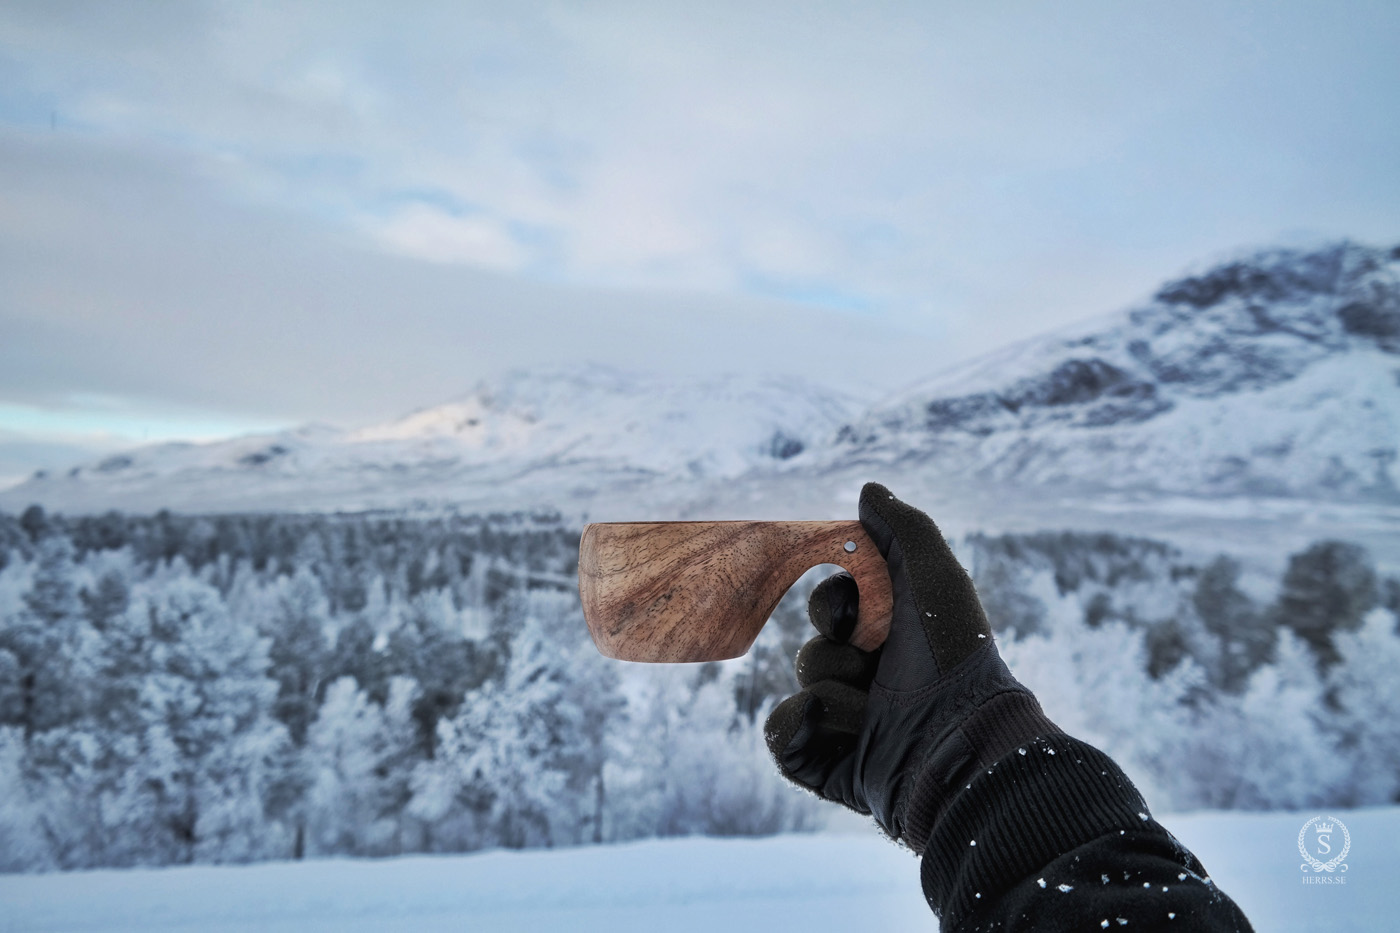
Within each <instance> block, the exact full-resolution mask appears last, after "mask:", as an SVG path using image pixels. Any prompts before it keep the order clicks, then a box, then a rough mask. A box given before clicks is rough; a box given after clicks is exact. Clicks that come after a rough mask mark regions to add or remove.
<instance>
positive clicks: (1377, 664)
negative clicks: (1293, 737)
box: [1328, 609, 1400, 805]
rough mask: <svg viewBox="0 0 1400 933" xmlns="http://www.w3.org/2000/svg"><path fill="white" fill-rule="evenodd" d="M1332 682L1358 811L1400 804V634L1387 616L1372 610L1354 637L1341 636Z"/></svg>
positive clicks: (1387, 613)
mask: <svg viewBox="0 0 1400 933" xmlns="http://www.w3.org/2000/svg"><path fill="white" fill-rule="evenodd" d="M1336 648H1337V655H1338V663H1337V664H1336V665H1334V666H1333V667H1332V668H1331V669H1330V670H1329V671H1328V682H1329V684H1330V685H1331V687H1332V690H1333V697H1334V699H1335V701H1336V704H1337V706H1338V711H1337V713H1336V721H1337V726H1338V730H1339V733H1340V735H1339V744H1340V746H1341V749H1342V752H1343V756H1344V758H1345V760H1346V761H1347V762H1349V764H1350V767H1351V779H1350V781H1349V784H1350V787H1351V794H1350V799H1349V800H1348V801H1347V802H1349V803H1353V804H1356V805H1367V804H1380V803H1394V802H1396V801H1397V800H1400V677H1397V672H1400V634H1397V632H1396V618H1395V616H1394V615H1392V614H1391V613H1390V612H1389V611H1388V610H1385V609H1373V610H1371V612H1369V613H1368V614H1367V615H1366V618H1365V620H1364V622H1363V624H1362V626H1361V628H1360V629H1358V630H1357V631H1355V632H1346V633H1342V634H1339V635H1337V636H1336Z"/></svg>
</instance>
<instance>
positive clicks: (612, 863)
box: [0, 807, 1400, 933]
mask: <svg viewBox="0 0 1400 933" xmlns="http://www.w3.org/2000/svg"><path fill="white" fill-rule="evenodd" d="M1313 815H1315V814H1312V813H1253V814H1247V813H1198V814H1189V815H1181V816H1166V817H1163V818H1162V822H1163V823H1164V824H1165V825H1166V826H1167V827H1168V828H1169V829H1171V830H1172V831H1173V832H1174V833H1175V834H1176V835H1177V836H1178V837H1179V838H1180V839H1181V840H1182V841H1183V842H1184V843H1186V845H1187V846H1189V847H1190V848H1191V849H1192V850H1193V851H1195V852H1196V854H1197V855H1198V856H1200V858H1201V860H1202V862H1204V864H1205V866H1206V868H1207V869H1208V870H1209V871H1210V872H1211V876H1212V877H1213V878H1214V879H1215V881H1216V883H1218V884H1219V885H1220V887H1221V888H1222V889H1223V890H1224V891H1226V892H1227V893H1228V894H1230V896H1232V897H1233V898H1235V900H1236V901H1237V902H1238V903H1239V904H1240V906H1241V907H1242V908H1243V909H1244V911H1245V912H1246V914H1247V915H1248V916H1249V917H1250V919H1251V921H1252V922H1253V923H1254V925H1255V928H1256V929H1257V930H1258V931H1260V933H1267V931H1278V933H1304V931H1328V933H1333V931H1335V933H1345V931H1353V930H1357V931H1360V930H1366V931H1371V930H1376V931H1380V930H1390V929H1393V928H1394V926H1395V924H1394V916H1395V911H1396V909H1397V908H1400V890H1397V888H1396V887H1395V885H1394V879H1395V878H1396V876H1397V874H1400V807H1386V808H1376V809H1366V810H1354V811H1338V812H1334V814H1333V815H1335V816H1337V817H1338V818H1339V819H1341V820H1342V821H1343V822H1344V823H1345V824H1346V825H1347V827H1348V829H1349V830H1350V833H1351V838H1352V848H1351V853H1350V855H1349V856H1348V859H1347V863H1348V865H1349V866H1350V870H1349V871H1348V872H1347V874H1346V883H1345V884H1344V885H1305V884H1304V883H1303V881H1302V878H1303V873H1302V872H1301V871H1300V869H1299V866H1300V864H1301V861H1300V859H1299V857H1298V851H1297V835H1298V830H1299V828H1300V827H1301V826H1302V825H1303V823H1305V822H1306V821H1307V820H1308V819H1309V818H1310V817H1311V816H1313ZM933 928H934V925H933V919H932V917H931V915H930V914H929V912H928V910H927V908H926V907H925V906H924V903H923V898H922V896H921V894H920V891H919V884H918V863H917V861H916V860H915V859H914V857H913V856H912V855H910V854H909V853H908V852H906V851H904V850H902V849H900V848H897V847H896V846H894V845H893V844H891V843H889V842H887V841H885V840H884V839H882V838H879V837H877V836H875V835H873V834H872V833H870V832H868V831H864V830H862V831H860V832H848V833H824V834H818V835H784V836H775V837H770V838H766V839H714V838H690V839H671V840H651V841H647V842H637V843H628V844H624V845H615V846H601V847H591V848H576V849H556V850H546V851H538V850H537V851H530V852H505V851H496V852H486V853H480V854H476V855H465V856H438V857H407V858H397V859H385V860H380V861H373V860H348V859H327V860H321V861H308V862H278V863H263V864H259V865H249V866H219V867H215V866H195V867H188V868H168V869H149V870H130V871H89V872H72V873H66V874H49V875H6V876H0V930H3V931H7V933H8V931H60V930H62V931H81V930H104V931H128V930H130V931H136V930H142V931H146V930H149V931H177V930H200V931H215V933H217V931H231V930H252V929H256V930H266V931H282V930H287V931H291V930H299V931H300V930H308V931H318V930H337V931H347V933H358V931H369V930H415V931H418V930H421V931H434V930H454V931H456V930H471V931H481V933H492V931H512V933H521V931H534V930H540V931H546V930H547V931H551V933H553V931H562V930H570V931H583V933H587V931H609V933H625V931H633V930H635V931H643V930H646V931H651V930H666V931H668V933H689V931H695V933H701V931H704V933H714V931H722V933H745V931H755V933H757V931H763V933H773V931H782V930H796V929H801V930H804V931H813V933H818V931H825V930H830V931H842V933H848V931H853V930H874V931H882V933H898V931H906V930H907V931H916V930H918V931H927V930H931V929H933Z"/></svg>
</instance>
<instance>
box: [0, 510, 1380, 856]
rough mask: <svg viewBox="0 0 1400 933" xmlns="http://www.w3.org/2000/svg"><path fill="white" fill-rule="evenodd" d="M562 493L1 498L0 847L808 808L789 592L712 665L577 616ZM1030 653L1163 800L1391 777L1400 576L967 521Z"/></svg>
mask: <svg viewBox="0 0 1400 933" xmlns="http://www.w3.org/2000/svg"><path fill="white" fill-rule="evenodd" d="M578 533H579V529H578V528H577V527H576V526H574V525H572V524H571V523H569V522H568V521H565V520H563V519H561V518H560V517H559V516H557V515H530V514H511V515H493V516H462V515H452V514H443V515H435V516H409V515H406V514H397V513H384V514H358V515H348V514H347V515H291V514H286V515H222V516H208V517H199V516H176V515H171V514H169V513H160V514H157V515H154V516H126V515H121V514H118V513H108V514H105V515H94V516H82V517H63V516H57V515H46V514H45V513H44V512H43V511H42V510H40V509H38V508H33V509H30V510H28V511H27V512H25V513H24V514H23V515H20V516H8V515H0V869H4V870H10V871H15V870H19V871H25V870H42V869H52V868H80V867H93V866H106V865H114V866H125V865H164V864H175V863H191V862H239V861H253V860H259V859H270V858H298V857H302V856H319V855H331V854H353V855H392V854H400V853H408V852H461V851H472V850H477V849H482V848H492V847H507V848H523V847H543V846H558V845H570V844H579V843H590V842H604V841H619V840H626V839H638V838H648V837H658V836H674V835H691V834H709V835H756V834H766V833H773V832H778V831H784V830H794V829H804V828H814V827H816V826H819V825H820V824H821V821H822V819H823V815H824V813H825V812H826V811H825V809H824V808H823V807H822V806H821V805H819V804H818V802H817V801H815V800H814V799H812V798H809V797H807V796H805V795H803V794H801V793H799V792H797V791H795V790H793V789H791V788H790V787H788V786H787V785H786V784H784V783H783V782H782V781H781V780H780V779H778V778H777V776H776V774H775V773H774V770H773V768H772V767H771V765H770V764H769V762H768V760H767V755H766V752H765V750H764V746H763V740H762V735H761V726H762V721H763V717H764V716H765V714H766V712H767V710H768V709H769V708H771V705H772V704H773V703H774V702H776V701H777V699H779V698H780V697H782V696H784V695H786V694H787V693H788V692H790V691H791V690H793V689H795V684H794V682H793V681H792V674H791V658H792V656H793V654H794V653H795V651H796V649H797V647H798V646H799V645H800V644H801V642H802V641H803V640H804V639H805V638H806V637H807V636H808V634H809V632H808V629H807V625H806V621H805V614H804V611H803V604H804V602H805V594H806V591H807V589H809V588H810V586H811V584H812V583H814V582H815V580H816V579H818V578H819V576H820V574H819V572H818V573H813V574H811V575H809V576H808V577H807V578H805V579H804V581H803V583H802V584H800V585H799V586H798V587H796V588H794V591H793V592H792V593H790V594H789V596H788V598H787V599H785V600H784V602H783V603H782V604H781V605H780V607H779V610H778V612H777V614H776V617H775V620H774V622H773V623H770V624H769V626H767V628H765V630H764V632H763V634H762V635H761V636H760V639H759V642H758V644H757V645H756V646H755V648H754V650H753V651H752V652H751V653H750V654H749V655H748V656H746V657H744V658H741V659H737V660H735V661H732V662H726V663H724V664H708V665H690V666H684V667H668V666H645V665H627V664H622V663H618V662H612V661H608V660H605V659H603V658H602V657H601V656H599V655H598V654H597V652H596V651H595V650H594V649H593V647H592V645H591V643H590V642H589V641H588V637H587V631H586V628H585V626H584V624H583V619H582V615H581V612H580V609H579V606H578V602H577V596H576V591H575V568H576V562H577V547H578ZM960 550H961V553H962V556H963V558H964V560H965V561H966V562H967V563H968V564H969V566H970V568H971V569H972V571H973V573H974V576H975V578H976V580H977V582H978V586H979V590H980V591H981V592H982V594H983V597H984V600H985V601H986V604H987V608H988V612H989V615H990V616H991V617H992V619H993V623H994V625H996V626H997V627H998V629H999V633H1000V636H999V637H1000V640H1001V645H1002V650H1003V652H1004V653H1005V655H1006V657H1007V660H1008V663H1009V664H1010V665H1011V667H1012V670H1013V671H1014V672H1015V673H1016V674H1017V675H1018V676H1019V677H1020V678H1021V679H1022V680H1024V681H1025V682H1026V683H1027V684H1028V685H1029V686H1031V687H1032V688H1033V689H1034V690H1036V692H1037V693H1038V695H1039V696H1040V697H1041V700H1042V702H1043V704H1044V705H1045V707H1046V710H1047V712H1049V713H1050V715H1051V716H1052V717H1053V718H1055V719H1056V720H1057V721H1058V722H1059V723H1060V724H1061V725H1062V726H1063V727H1064V728H1065V729H1066V730H1067V731H1070V732H1073V733H1075V734H1077V735H1080V736H1081V737H1083V738H1086V739H1088V740H1090V741H1092V742H1095V743H1096V744H1099V745H1101V746H1102V747H1104V748H1105V749H1106V750H1108V751H1109V752H1110V753H1111V754H1113V755H1115V756H1116V757H1118V758H1119V760H1120V761H1121V762H1122V763H1123V764H1124V766H1125V767H1126V768H1127V769H1128V771H1129V773H1130V774H1131V775H1132V776H1133V777H1134V779H1135V780H1137V781H1138V782H1139V783H1140V785H1141V786H1142V787H1143V790H1144V792H1145V793H1146V794H1147V795H1148V799H1149V801H1151V802H1153V803H1154V804H1156V805H1158V806H1164V807H1168V808H1171V809H1178V810H1180V809H1188V808H1196V807H1222V808H1243V809H1269V808H1296V807H1302V806H1313V805H1323V804H1328V805H1362V804H1373V803H1384V802H1390V801H1393V800H1395V799H1396V797H1397V791H1400V683H1397V681H1396V679H1395V678H1394V676H1393V672H1394V671H1395V670H1396V669H1400V635H1397V631H1396V626H1397V616H1396V613H1397V609H1400V582H1397V581H1396V580H1394V579H1389V578H1385V577H1383V576H1382V575H1380V574H1378V573H1377V572H1376V570H1375V568H1374V566H1373V565H1372V562H1371V560H1370V558H1369V556H1368V555H1367V553H1366V552H1365V551H1364V550H1362V549H1361V548H1359V547H1356V546H1354V545H1351V544H1347V543H1344V542H1338V541H1322V542H1318V543H1316V544H1314V545H1313V546H1311V547H1309V548H1307V549H1306V550H1304V551H1301V552H1299V553H1297V554H1294V555H1292V556H1291V557H1290V558H1289V560H1288V561H1287V565H1286V568H1285V570H1284V571H1283V573H1282V575H1281V576H1280V577H1279V578H1278V579H1272V580H1264V581H1262V584H1261V581H1259V580H1249V579H1245V577H1247V576H1248V574H1247V573H1246V572H1244V571H1243V570H1242V568H1241V566H1240V565H1239V564H1238V563H1236V562H1234V561H1233V560H1231V559H1230V558H1229V557H1224V556H1221V557H1216V558H1213V559H1208V560H1193V559H1188V558H1187V557H1186V556H1184V555H1183V554H1182V553H1180V552H1179V551H1177V550H1175V549H1174V548H1172V547H1171V546H1169V545H1166V544H1162V543H1159V542H1155V541H1149V540H1144V539H1134V538H1125V537H1121V536H1115V535H1107V534H1072V533H1065V534H1042V535H1001V536H995V537H993V536H977V535H974V536H971V537H969V538H968V539H966V540H965V541H963V542H961V543H960Z"/></svg>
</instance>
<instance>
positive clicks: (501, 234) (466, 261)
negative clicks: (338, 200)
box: [373, 204, 529, 272]
mask: <svg viewBox="0 0 1400 933" xmlns="http://www.w3.org/2000/svg"><path fill="white" fill-rule="evenodd" d="M373 232H374V235H375V236H376V237H378V238H379V239H381V240H382V241H383V242H384V243H385V244H386V245H387V246H388V247H389V248H390V249H391V250H392V251H393V252H396V253H401V254H402V255H405V256H413V257H416V258H419V259H426V260H428V261H429V262H447V263H461V264H462V265H468V266H480V267H482V268H485V269H500V270H504V271H507V272H516V271H519V270H520V269H522V268H523V267H524V266H525V264H526V263H527V262H528V261H529V252H528V251H527V250H526V248H525V246H524V245H523V244H521V243H520V242H519V241H517V240H516V239H515V238H514V237H513V236H511V234H510V232H509V231H508V230H506V229H505V227H504V226H503V225H502V224H501V223H500V222H499V221H495V220H493V219H491V218H489V217H462V216H457V215H453V214H449V213H446V212H445V211H442V210H440V209H438V208H435V207H432V206H429V205H426V204H416V205H413V206H411V207H407V208H404V209H402V210H400V211H397V212H396V213H395V214H394V215H393V217H391V218H389V219H388V220H387V221H384V222H382V223H377V224H374V225H373Z"/></svg>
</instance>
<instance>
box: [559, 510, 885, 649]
mask: <svg viewBox="0 0 1400 933" xmlns="http://www.w3.org/2000/svg"><path fill="white" fill-rule="evenodd" d="M848 541H849V542H854V543H855V550H854V551H851V552H848V551H847V550H846V543H847V542H848ZM817 564H839V565H840V566H842V567H844V568H845V569H846V570H847V571H849V572H850V574H851V576H853V577H855V580H856V585H857V586H858V587H859V590H860V613H859V616H858V618H857V621H856V631H855V634H854V635H853V636H852V638H851V643H852V644H854V645H856V646H857V647H860V648H863V649H865V650H867V651H869V650H873V649H874V648H877V647H879V646H880V645H881V644H883V643H884V640H885V635H886V634H887V633H888V631H889V626H890V613H891V611H892V606H893V604H892V597H891V594H890V577H889V571H888V569H887V568H886V567H885V561H884V559H883V558H882V557H881V556H880V551H879V549H878V548H876V547H875V542H873V541H871V540H870V537H869V536H868V535H866V533H865V529H864V528H862V527H861V525H860V522H857V521H835V522H605V523H597V524H592V525H588V526H587V527H585V528H584V530H583V540H582V541H581V542H580V545H579V562H578V588H579V595H580V596H581V597H582V599H583V614H584V618H585V619H586V620H587V622H588V630H589V631H590V632H592V633H593V642H594V644H596V645H597V646H598V650H599V651H601V652H602V653H603V654H605V655H607V656H608V657H610V658H618V659H620V660H624V661H719V660H723V659H725V658H737V657H739V656H740V655H741V654H743V653H744V652H745V651H747V650H748V649H749V646H750V645H752V644H753V640H754V639H755V638H757V637H758V633H759V630H760V629H762V628H763V623H764V622H766V621H768V617H769V616H770V615H771V614H772V612H773V609H774V607H775V606H777V605H778V600H779V599H781V598H782V595H783V594H784V593H785V592H787V590H788V587H790V586H792V584H793V583H794V582H796V580H797V578H798V577H800V576H802V574H803V573H805V572H806V571H807V570H808V569H810V568H811V567H814V566H816V565H817Z"/></svg>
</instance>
